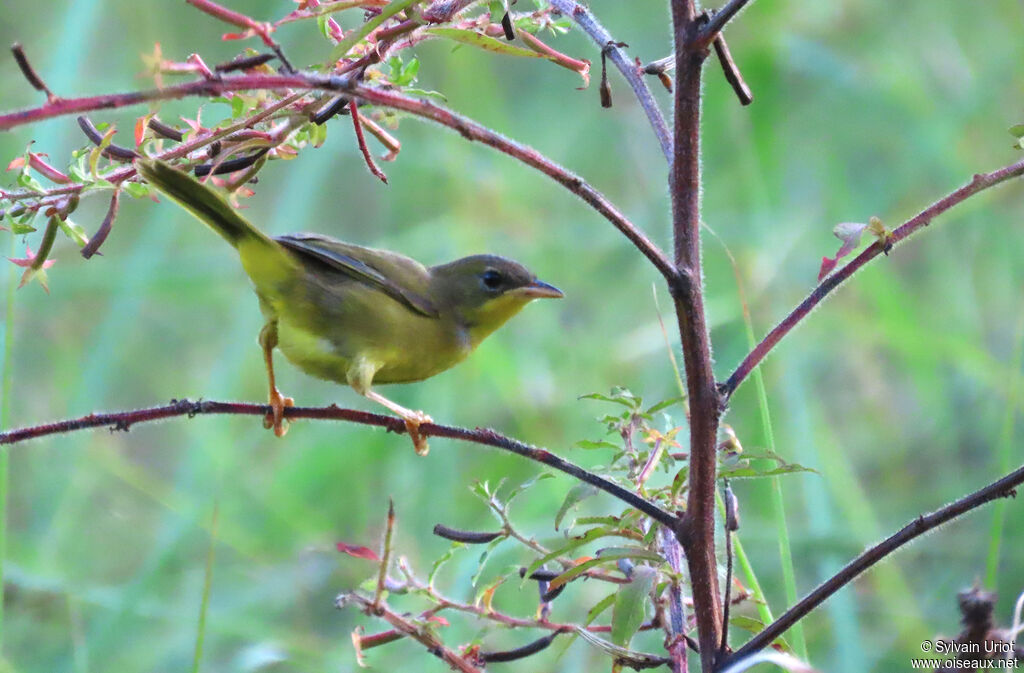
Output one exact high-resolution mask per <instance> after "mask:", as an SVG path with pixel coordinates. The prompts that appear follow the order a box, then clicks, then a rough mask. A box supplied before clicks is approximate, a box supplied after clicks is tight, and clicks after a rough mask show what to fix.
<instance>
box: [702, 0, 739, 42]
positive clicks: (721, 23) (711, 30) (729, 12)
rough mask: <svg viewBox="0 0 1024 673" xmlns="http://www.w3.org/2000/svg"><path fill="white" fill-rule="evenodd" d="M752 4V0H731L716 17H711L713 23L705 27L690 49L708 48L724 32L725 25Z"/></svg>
mask: <svg viewBox="0 0 1024 673" xmlns="http://www.w3.org/2000/svg"><path fill="white" fill-rule="evenodd" d="M750 2H751V0H729V2H728V3H727V4H726V5H725V7H723V8H722V9H720V10H718V11H717V12H715V15H714V16H712V17H711V21H709V22H708V24H707V25H706V26H704V28H703V30H701V32H700V34H699V35H698V36H697V37H696V39H694V40H693V41H692V42H691V43H690V48H691V49H705V48H707V46H708V45H709V44H711V43H712V42H713V41H714V39H715V36H716V35H718V34H719V33H721V32H722V29H723V28H725V24H727V23H729V22H730V21H732V18H733V17H734V16H736V14H737V13H738V12H739V11H740V10H741V9H743V8H744V7H745V6H747V4H749V3H750Z"/></svg>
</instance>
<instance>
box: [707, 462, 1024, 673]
mask: <svg viewBox="0 0 1024 673" xmlns="http://www.w3.org/2000/svg"><path fill="white" fill-rule="evenodd" d="M1022 483H1024V467H1020V468H1018V469H1017V470H1015V471H1014V472H1011V473H1010V474H1008V475H1006V476H1005V477H1003V478H1002V479H999V480H997V481H994V482H992V483H991V484H989V485H988V486H985V487H984V488H981V489H978V490H977V491H974V492H973V493H970V494H968V495H965V496H964V497H962V498H960V499H959V500H957V501H956V502H953V503H951V504H949V505H946V506H945V507H943V508H942V509H938V510H936V511H934V512H932V513H931V514H926V515H924V516H919V517H917V518H916V519H914V520H913V521H911V522H910V523H908V524H907V525H906V526H904V527H903V528H901V529H900V530H899V531H897V532H896V533H894V534H893V535H890V536H889V537H888V538H886V539H885V540H883V541H882V542H879V543H878V544H876V545H875V546H874V547H872V548H871V549H868V550H867V551H865V552H864V553H863V554H861V555H860V556H858V557H857V558H855V559H854V560H852V561H850V562H849V563H848V564H846V566H845V567H843V569H842V570H840V571H839V572H837V573H836V574H835V575H833V576H832V577H830V578H829V579H828V580H826V581H825V582H824V583H822V584H821V585H820V586H818V587H817V588H816V589H814V590H813V591H811V592H810V593H809V594H807V596H806V597H804V599H803V600H801V601H800V602H799V603H797V604H796V605H794V606H793V607H791V608H790V609H789V610H786V612H785V613H783V614H782V615H780V616H779V618H778V619H776V620H775V621H774V622H772V623H771V624H769V625H768V626H766V627H765V628H764V629H763V630H762V631H761V632H760V633H758V634H757V635H756V636H754V637H753V638H751V639H750V640H749V641H748V642H747V643H746V644H745V645H744V646H743V647H741V648H740V649H738V650H736V652H734V653H733V654H732V656H730V657H729V658H728V659H727V660H726V661H724V662H721V664H722V666H723V667H724V666H727V665H728V664H729V663H732V662H736V661H739V660H741V659H743V658H744V657H747V656H750V655H751V654H753V653H754V652H757V651H758V650H761V649H763V648H765V647H767V646H769V645H770V644H771V643H772V642H773V641H774V640H775V639H776V638H778V637H779V636H781V635H782V634H783V633H784V632H785V631H786V629H788V628H789V627H790V626H792V625H793V624H794V623H796V622H797V621H799V620H800V619H802V618H803V617H804V616H805V615H807V613H809V612H810V611H811V610H813V609H814V608H816V607H818V606H819V605H821V603H823V602H824V601H825V600H826V599H827V598H828V597H829V596H831V595H832V594H834V593H835V592H836V591H838V590H839V589H841V588H843V587H844V586H846V585H847V584H849V583H850V582H852V581H853V580H854V579H856V578H857V576H859V575H860V574H861V573H862V572H864V571H865V570H867V569H868V568H870V567H872V566H873V565H875V564H877V563H878V562H880V561H881V560H883V559H884V558H885V557H887V556H888V555H889V554H891V553H893V552H894V551H896V550H897V549H899V548H900V547H902V546H904V545H905V544H907V543H908V542H910V541H911V540H914V539H915V538H918V537H920V536H922V535H924V534H925V533H927V532H928V531H930V530H933V529H935V528H937V527H939V526H941V525H942V524H944V523H946V522H947V521H951V520H953V519H955V518H957V517H959V516H961V515H963V514H966V513H967V512H970V511H971V510H973V509H976V508H978V507H981V506H982V505H984V504H985V503H988V502H991V501H992V500H996V499H998V498H1010V497H1015V496H1016V495H1017V492H1016V490H1015V488H1016V487H1017V486H1019V485H1020V484H1022Z"/></svg>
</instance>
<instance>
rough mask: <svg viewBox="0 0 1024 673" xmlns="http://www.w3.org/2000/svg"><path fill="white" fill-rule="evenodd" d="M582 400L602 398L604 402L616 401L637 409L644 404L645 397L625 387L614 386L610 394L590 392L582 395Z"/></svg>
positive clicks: (628, 407)
mask: <svg viewBox="0 0 1024 673" xmlns="http://www.w3.org/2000/svg"><path fill="white" fill-rule="evenodd" d="M579 399H581V400H601V401H602V402H614V403H615V404H621V405H622V406H624V407H626V408H627V409H633V410H637V409H639V408H640V407H641V406H642V404H643V399H642V398H640V397H637V396H635V395H634V394H633V393H631V392H630V391H629V390H627V389H625V388H613V389H612V392H611V394H610V395H602V394H601V393H590V394H589V395H580V397H579Z"/></svg>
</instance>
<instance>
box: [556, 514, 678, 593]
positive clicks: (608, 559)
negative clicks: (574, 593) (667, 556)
mask: <svg viewBox="0 0 1024 673" xmlns="http://www.w3.org/2000/svg"><path fill="white" fill-rule="evenodd" d="M654 527H655V528H656V526H654ZM624 558H628V559H640V560H644V561H657V562H659V563H660V562H661V561H663V560H664V559H662V558H661V555H659V554H658V553H656V552H653V551H651V550H650V549H646V548H644V547H608V548H607V549H602V550H600V551H599V552H597V558H592V559H590V560H589V561H584V562H583V563H580V564H578V565H575V566H573V567H572V568H569V569H568V570H566V571H565V572H564V573H562V574H561V575H559V576H558V577H556V578H554V579H553V580H551V583H550V584H549V586H550V587H551V588H552V589H557V588H558V587H560V586H562V585H563V584H566V583H567V582H570V581H572V580H574V579H576V578H577V577H579V576H580V575H582V574H583V573H585V572H587V571H588V570H590V569H591V568H594V567H596V566H599V565H603V564H608V563H614V562H615V561H618V560H619V559H624Z"/></svg>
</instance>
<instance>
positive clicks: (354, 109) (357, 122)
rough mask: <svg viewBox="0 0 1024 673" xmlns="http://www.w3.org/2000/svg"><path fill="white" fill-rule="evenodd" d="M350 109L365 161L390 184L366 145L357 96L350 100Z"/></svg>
mask: <svg viewBox="0 0 1024 673" xmlns="http://www.w3.org/2000/svg"><path fill="white" fill-rule="evenodd" d="M348 109H349V110H350V111H351V112H352V127H353V128H354V129H355V132H356V143H357V144H358V145H359V151H360V152H361V153H362V155H363V161H364V162H366V167H367V168H368V169H369V170H370V173H372V174H373V176H374V177H375V178H377V179H378V180H380V181H381V182H383V183H384V184H385V185H386V184H388V176H386V175H384V171H382V170H381V169H380V167H379V166H377V162H376V161H374V160H373V155H372V154H370V148H368V147H367V146H366V136H364V135H363V125H362V121H361V120H360V118H359V107H358V106H357V105H356V99H355V98H352V99H351V100H349V104H348Z"/></svg>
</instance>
